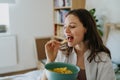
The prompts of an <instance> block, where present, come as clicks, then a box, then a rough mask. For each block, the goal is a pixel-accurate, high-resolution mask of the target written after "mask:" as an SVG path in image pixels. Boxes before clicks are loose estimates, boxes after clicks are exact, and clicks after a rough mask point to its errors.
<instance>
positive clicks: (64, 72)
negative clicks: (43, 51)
mask: <svg viewBox="0 0 120 80" xmlns="http://www.w3.org/2000/svg"><path fill="white" fill-rule="evenodd" d="M52 71H54V72H57V73H61V74H72V71H71V70H69V69H68V68H67V67H60V68H54V69H53V70H52Z"/></svg>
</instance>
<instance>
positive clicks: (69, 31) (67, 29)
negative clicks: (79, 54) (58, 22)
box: [64, 14, 86, 47]
mask: <svg viewBox="0 0 120 80" xmlns="http://www.w3.org/2000/svg"><path fill="white" fill-rule="evenodd" d="M85 32H86V28H84V27H83V24H82V23H81V22H80V21H79V19H78V17H76V16H74V15H72V14H70V15H68V16H67V17H66V18H65V24H64V34H65V36H66V38H67V40H68V46H70V47H74V46H75V45H77V44H80V43H81V42H82V41H83V39H84V34H85Z"/></svg>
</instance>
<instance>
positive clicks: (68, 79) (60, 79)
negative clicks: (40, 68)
mask: <svg viewBox="0 0 120 80" xmlns="http://www.w3.org/2000/svg"><path fill="white" fill-rule="evenodd" d="M60 67H67V69H69V70H71V71H72V74H61V73H57V72H53V71H52V70H53V69H54V68H60ZM45 69H46V76H47V78H48V80H76V79H77V76H78V72H79V71H80V68H79V67H78V66H76V65H72V64H68V63H63V62H53V63H48V64H46V65H45Z"/></svg>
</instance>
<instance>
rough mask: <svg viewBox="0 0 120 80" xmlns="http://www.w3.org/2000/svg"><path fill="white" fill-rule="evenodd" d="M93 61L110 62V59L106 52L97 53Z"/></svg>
mask: <svg viewBox="0 0 120 80" xmlns="http://www.w3.org/2000/svg"><path fill="white" fill-rule="evenodd" d="M95 59H96V60H97V61H99V60H100V61H108V60H110V57H109V55H108V54H107V53H106V52H99V53H97V55H96V57H95Z"/></svg>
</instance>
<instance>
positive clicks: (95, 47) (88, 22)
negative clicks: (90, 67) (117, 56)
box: [66, 9, 111, 62]
mask: <svg viewBox="0 0 120 80" xmlns="http://www.w3.org/2000/svg"><path fill="white" fill-rule="evenodd" d="M71 14H72V15H74V16H76V17H78V19H79V21H80V22H81V23H82V24H83V26H84V27H85V28H86V29H87V32H86V34H85V36H84V42H88V49H90V50H91V53H90V55H89V57H88V60H89V62H91V61H92V60H93V59H94V60H95V56H96V55H97V53H98V52H105V53H106V54H108V55H109V57H110V58H111V54H110V51H109V49H108V48H107V47H106V46H105V45H104V44H103V41H102V39H101V36H100V34H99V33H98V30H97V26H96V22H95V20H94V18H93V16H92V15H91V14H90V12H89V11H88V10H86V9H74V10H71V11H70V12H68V14H67V15H66V16H68V15H71Z"/></svg>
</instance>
